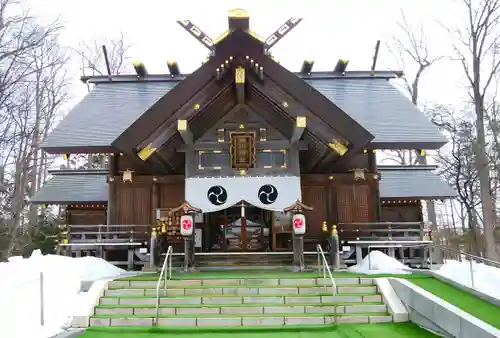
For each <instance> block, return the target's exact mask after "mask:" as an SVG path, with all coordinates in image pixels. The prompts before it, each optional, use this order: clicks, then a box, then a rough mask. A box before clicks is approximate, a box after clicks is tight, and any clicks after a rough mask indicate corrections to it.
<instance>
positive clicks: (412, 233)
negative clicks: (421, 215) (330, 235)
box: [338, 222, 425, 241]
mask: <svg viewBox="0 0 500 338" xmlns="http://www.w3.org/2000/svg"><path fill="white" fill-rule="evenodd" d="M338 231H339V237H340V239H341V240H343V241H344V240H356V239H370V240H381V241H387V240H392V239H398V240H409V241H411V240H415V241H418V240H422V239H423V238H424V236H425V225H424V222H363V223H339V224H338Z"/></svg>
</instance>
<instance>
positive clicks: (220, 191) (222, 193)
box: [207, 185, 227, 205]
mask: <svg viewBox="0 0 500 338" xmlns="http://www.w3.org/2000/svg"><path fill="white" fill-rule="evenodd" d="M207 198H208V200H209V201H210V203H212V204H213V205H223V204H224V203H226V201H227V191H226V189H224V188H223V187H221V186H220V185H214V186H212V187H210V189H208V191H207Z"/></svg>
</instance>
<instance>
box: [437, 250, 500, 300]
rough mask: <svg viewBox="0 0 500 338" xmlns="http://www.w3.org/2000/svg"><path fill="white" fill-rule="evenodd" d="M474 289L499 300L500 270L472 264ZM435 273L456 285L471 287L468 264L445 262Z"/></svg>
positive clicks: (465, 262)
mask: <svg viewBox="0 0 500 338" xmlns="http://www.w3.org/2000/svg"><path fill="white" fill-rule="evenodd" d="M472 271H473V276H474V289H476V290H478V291H480V292H482V293H485V294H487V295H489V296H492V297H495V298H497V299H500V269H497V268H495V267H492V266H488V265H485V264H480V263H476V262H473V263H472ZM434 272H435V273H437V274H439V275H441V276H443V277H446V278H448V279H451V280H453V281H455V282H457V283H460V284H462V285H465V286H467V287H470V288H471V287H472V279H471V271H470V262H469V261H463V262H458V261H453V260H447V261H446V263H445V264H443V265H442V266H441V267H440V268H439V269H438V270H435V271H434Z"/></svg>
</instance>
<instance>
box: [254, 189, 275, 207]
mask: <svg viewBox="0 0 500 338" xmlns="http://www.w3.org/2000/svg"><path fill="white" fill-rule="evenodd" d="M257 196H258V197H259V201H260V203H262V204H266V205H267V204H273V203H274V202H276V200H277V199H278V189H276V187H275V186H274V185H270V184H266V185H263V186H262V187H260V189H259V192H258V195H257Z"/></svg>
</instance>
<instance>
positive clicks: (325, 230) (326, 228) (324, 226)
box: [321, 221, 328, 232]
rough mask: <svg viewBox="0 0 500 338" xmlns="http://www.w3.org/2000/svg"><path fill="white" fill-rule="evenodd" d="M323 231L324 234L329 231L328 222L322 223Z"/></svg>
mask: <svg viewBox="0 0 500 338" xmlns="http://www.w3.org/2000/svg"><path fill="white" fill-rule="evenodd" d="M321 230H322V231H323V232H327V231H328V226H327V225H326V221H323V222H321Z"/></svg>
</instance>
